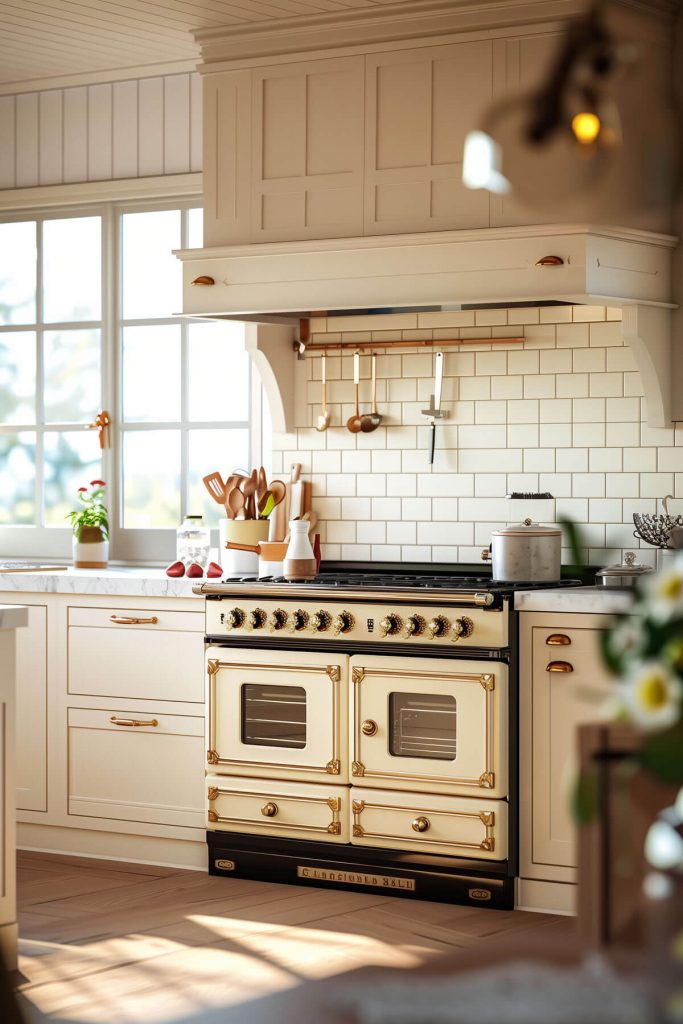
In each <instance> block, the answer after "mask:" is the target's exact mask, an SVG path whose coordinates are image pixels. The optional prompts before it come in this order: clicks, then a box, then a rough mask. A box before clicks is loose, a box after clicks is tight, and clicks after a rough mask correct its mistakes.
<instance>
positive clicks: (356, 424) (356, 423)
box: [346, 352, 361, 434]
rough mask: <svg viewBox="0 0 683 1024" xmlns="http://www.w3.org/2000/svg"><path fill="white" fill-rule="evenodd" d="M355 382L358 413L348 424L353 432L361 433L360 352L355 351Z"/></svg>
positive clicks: (349, 419)
mask: <svg viewBox="0 0 683 1024" xmlns="http://www.w3.org/2000/svg"><path fill="white" fill-rule="evenodd" d="M353 383H354V384H355V385H356V413H355V415H354V416H349V418H348V420H347V421H346V426H347V427H348V429H349V430H350V431H351V433H352V434H359V433H360V430H361V414H360V404H359V392H360V352H354V353H353Z"/></svg>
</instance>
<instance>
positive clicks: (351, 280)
mask: <svg viewBox="0 0 683 1024" xmlns="http://www.w3.org/2000/svg"><path fill="white" fill-rule="evenodd" d="M676 244H677V239H676V238H674V237H672V236H670V235H661V234H654V233H652V232H646V231H638V230H631V229H619V228H595V227H587V226H577V225H572V226H564V225H559V226H558V225H542V226H537V227H534V226H531V227H529V226H524V227H519V228H485V229H480V230H467V231H447V232H429V233H424V234H412V235H411V234H402V235H387V236H376V237H367V236H366V237H357V238H342V239H324V240H319V241H318V240H307V241H297V242H275V243H259V244H253V245H238V246H227V247H216V248H212V249H201V250H197V249H194V250H180V251H178V252H177V253H176V255H177V256H178V258H179V259H180V260H181V261H182V263H183V310H182V313H183V315H184V316H189V317H197V318H209V319H223V318H226V319H238V320H245V321H254V322H255V324H256V325H257V327H256V329H254V330H252V331H250V332H248V338H247V347H248V349H249V350H250V351H251V354H252V356H253V357H254V358H255V360H256V361H257V362H258V363H259V368H260V370H261V372H262V374H263V375H264V381H265V383H266V387H267V389H268V391H269V395H270V398H271V405H272V404H273V398H274V395H273V390H274V389H276V390H277V391H278V392H279V399H278V401H277V402H276V407H275V409H274V417H275V422H276V429H282V430H285V429H290V427H291V425H292V410H291V408H289V405H290V403H289V399H288V398H287V397H286V396H287V395H288V393H290V392H293V390H294V389H293V387H292V388H290V387H289V386H288V385H289V384H293V378H294V369H293V366H294V364H295V362H296V360H295V357H294V355H293V352H292V341H293V340H294V339H295V337H296V332H297V330H298V327H299V321H300V319H301V318H302V317H306V316H309V315H313V314H315V313H316V312H318V311H324V315H329V314H330V312H331V311H339V312H341V311H347V312H348V311H349V310H358V309H362V310H378V311H379V310H382V311H383V312H386V311H387V310H392V311H398V310H402V309H405V308H406V307H409V308H411V309H415V308H417V309H426V308H428V309H434V308H437V309H439V308H444V307H446V308H451V309H452V308H458V307H459V306H462V305H496V306H505V305H511V304H525V305H531V304H535V303H539V304H545V303H548V302H569V303H586V304H600V305H608V306H613V307H621V308H622V310H623V322H624V335H625V339H626V340H627V341H628V342H629V343H630V344H631V345H632V347H633V349H634V354H635V357H636V360H637V363H638V366H639V369H640V372H641V375H642V378H643V384H644V389H645V395H646V397H647V406H648V420H649V422H650V424H651V425H653V426H664V425H667V424H668V423H670V421H671V418H672V412H673V413H674V415H675V417H676V418H683V410H680V411H679V410H677V409H674V410H672V385H671V376H672V374H671V319H672V311H673V309H674V308H675V307H674V305H673V303H672V302H671V294H672V284H671V276H672V275H671V262H672V254H673V250H674V248H675V246H676ZM266 324H270V325H278V326H276V327H271V328H270V329H266V328H265V327H264V328H263V329H259V328H258V325H266ZM269 378H272V379H271V380H270V382H269ZM290 378H291V380H290ZM269 383H270V385H271V386H269Z"/></svg>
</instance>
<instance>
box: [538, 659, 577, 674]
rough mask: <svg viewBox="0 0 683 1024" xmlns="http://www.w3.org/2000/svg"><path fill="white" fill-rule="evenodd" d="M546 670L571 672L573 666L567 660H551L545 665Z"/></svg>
mask: <svg viewBox="0 0 683 1024" xmlns="http://www.w3.org/2000/svg"><path fill="white" fill-rule="evenodd" d="M545 670H546V672H573V671H574V666H573V665H571V664H570V663H569V662H568V661H551V662H549V663H548V664H547V665H546V668H545Z"/></svg>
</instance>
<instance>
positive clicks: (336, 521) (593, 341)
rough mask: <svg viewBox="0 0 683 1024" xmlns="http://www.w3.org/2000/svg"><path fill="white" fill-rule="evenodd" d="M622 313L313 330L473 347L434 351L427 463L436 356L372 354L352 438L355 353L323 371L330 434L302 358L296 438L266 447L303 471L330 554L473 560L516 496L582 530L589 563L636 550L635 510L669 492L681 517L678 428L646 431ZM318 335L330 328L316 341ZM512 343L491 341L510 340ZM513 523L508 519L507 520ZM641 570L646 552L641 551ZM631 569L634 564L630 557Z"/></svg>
mask: <svg viewBox="0 0 683 1024" xmlns="http://www.w3.org/2000/svg"><path fill="white" fill-rule="evenodd" d="M620 319H621V311H620V310H617V309H609V310H605V309H604V308H603V307H576V306H575V307H571V306H549V307H541V308H534V307H529V308H519V309H509V310H502V309H501V310H478V311H469V310H467V311H462V312H458V311H454V312H452V313H448V312H444V313H433V314H432V313H425V314H412V313H411V314H400V315H398V316H393V315H389V314H386V315H385V314H381V315H371V316H367V317H366V316H362V317H355V316H349V317H344V318H324V317H323V318H318V321H319V322H317V323H316V324H315V327H316V331H315V334H316V340H317V341H323V340H324V341H328V342H338V341H340V340H341V339H342V338H343V340H344V341H348V342H350V343H352V344H353V342H354V341H355V342H358V341H361V340H363V339H366V340H368V339H370V338H372V339H373V340H379V341H389V340H395V339H403V340H406V341H416V342H417V341H420V340H427V341H429V340H433V341H434V343H435V347H436V345H438V342H439V340H444V339H449V338H454V337H458V336H459V337H460V338H465V339H473V338H479V339H481V340H482V344H466V345H465V346H464V347H463V348H460V349H456V350H453V349H445V361H444V362H445V366H444V369H445V376H444V386H443V395H442V401H443V410H444V412H446V413H448V418H446V419H444V420H442V421H440V422H439V423H438V425H437V435H436V451H435V459H434V465H433V466H431V467H430V465H429V461H428V446H429V438H430V431H429V425H428V421H427V420H426V419H425V417H424V416H423V415H422V409H424V408H426V407H427V404H428V402H429V396H430V394H431V393H432V390H433V369H434V353H433V350H426V349H424V348H420V347H418V346H416V347H415V348H411V349H404V350H402V351H391V352H380V353H379V354H378V359H377V373H378V381H377V395H378V405H379V411H380V412H381V413H382V415H383V417H384V422H383V425H382V426H381V427H380V428H379V429H378V430H376V431H374V432H373V433H371V434H358V435H356V434H352V433H350V432H349V431H348V430H347V429H346V420H347V419H348V417H349V415H351V414H352V412H353V411H354V387H353V356H352V353H351V352H349V353H348V354H344V355H343V356H342V357H340V356H339V355H334V354H331V355H330V356H328V360H327V377H328V382H329V389H328V398H329V404H330V411H331V414H332V424H331V426H330V429H329V430H328V431H326V432H325V433H318V432H317V431H316V430H315V429H314V424H315V420H316V417H317V415H318V413H319V411H320V360H319V359H309V360H307V361H306V364H305V372H306V373H307V374H308V381H307V385H306V396H307V405H306V407H305V413H304V412H302V421H303V422H304V423H307V424H308V426H307V427H304V426H302V427H300V428H299V429H298V430H297V431H296V432H295V433H294V434H289V435H278V436H276V437H275V438H274V439H273V458H272V469H273V473H274V474H275V475H276V476H281V477H282V478H286V477H287V476H288V474H289V467H290V465H291V463H292V462H295V461H296V462H301V463H302V465H303V469H304V474H305V475H307V476H310V478H311V480H312V482H313V484H314V499H313V505H314V508H315V509H316V511H317V512H318V514H319V516H320V532H321V535H322V538H323V544H324V555H325V557H326V558H345V559H359V560H361V561H363V560H365V559H367V558H373V559H376V560H378V559H386V560H396V561H400V560H404V561H429V560H430V559H431V558H434V559H437V560H443V561H475V562H477V561H478V560H479V547H480V546H481V545H482V544H484V543H488V540H489V539H490V533H491V530H493V529H495V528H496V527H497V526H500V525H502V524H504V523H505V522H508V521H509V520H510V518H511V510H510V503H509V502H508V501H506V499H505V498H504V495H505V494H508V493H510V491H512V490H520V491H532V490H533V491H536V490H548V491H550V492H551V493H552V494H553V495H554V496H555V499H556V500H555V503H554V507H555V513H551V516H552V515H556V516H567V517H569V518H571V519H572V520H574V521H575V522H577V523H578V524H580V525H584V526H585V527H586V529H585V530H584V543H585V545H586V548H587V551H588V554H589V556H590V558H592V559H595V560H596V561H598V562H605V561H606V555H608V554H609V555H611V556H612V555H613V556H614V557H611V558H610V559H609V560H611V561H616V560H618V559H620V558H621V555H622V553H623V549H625V548H631V547H632V548H634V549H636V548H638V547H639V544H638V541H637V540H636V539H634V538H632V536H631V534H632V532H633V524H632V515H633V513H634V512H635V511H648V512H654V511H655V510H656V509H657V505H658V501H657V499H659V498H661V497H662V496H663V495H664V494H666V493H673V494H675V495H676V497H677V499H678V501H679V508H678V510H679V511H681V512H682V513H683V426H679V428H678V431H677V433H676V432H675V431H674V428H665V429H657V428H650V427H648V426H647V425H646V424H645V409H644V402H643V400H642V382H641V379H640V374H639V372H638V370H637V367H636V364H635V361H634V357H633V352H632V350H631V348H630V346H628V345H624V342H623V332H622V325H621V323H620ZM326 327H327V328H329V327H334V332H335V333H333V334H326V333H325V332H326ZM522 335H524V336H525V338H526V341H525V343H524V344H523V345H519V344H515V343H511V344H509V345H493V344H487V343H486V342H487V339H489V338H491V337H520V336H522ZM370 362H371V361H370V358H369V355H368V354H367V353H366V354H364V358H363V359H362V360H361V373H362V380H361V402H362V403H363V406H364V408H367V407H368V403H369V400H370V387H369V385H370V382H369V376H370ZM512 518H514V516H512ZM640 551H641V553H642V556H643V557H644V558H652V552H651V550H649V549H648V548H647V545H645V544H644V542H643V547H642V548H640ZM639 557H641V556H640V555H639Z"/></svg>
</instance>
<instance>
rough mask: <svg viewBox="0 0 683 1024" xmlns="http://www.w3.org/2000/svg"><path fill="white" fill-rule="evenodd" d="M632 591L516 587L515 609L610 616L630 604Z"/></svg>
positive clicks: (611, 588)
mask: <svg viewBox="0 0 683 1024" xmlns="http://www.w3.org/2000/svg"><path fill="white" fill-rule="evenodd" d="M632 600H633V595H632V591H629V590H619V589H617V588H616V587H560V588H558V589H557V590H553V589H548V590H518V591H517V592H516V593H515V609H516V611H518V612H586V613H593V614H597V615H613V614H615V613H617V612H625V611H628V609H629V608H630V607H631V602H632Z"/></svg>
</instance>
